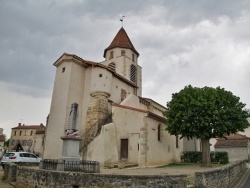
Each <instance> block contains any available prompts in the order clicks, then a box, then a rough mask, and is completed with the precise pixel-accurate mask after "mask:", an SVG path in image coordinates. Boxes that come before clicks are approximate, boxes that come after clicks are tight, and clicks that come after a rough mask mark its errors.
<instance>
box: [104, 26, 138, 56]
mask: <svg viewBox="0 0 250 188" xmlns="http://www.w3.org/2000/svg"><path fill="white" fill-rule="evenodd" d="M115 47H119V48H128V49H131V50H132V51H133V52H134V53H136V54H137V55H138V56H139V55H140V54H139V53H138V52H137V51H136V49H135V47H134V46H133V44H132V42H131V40H130V39H129V37H128V35H127V33H126V31H125V29H124V28H123V27H122V28H121V29H120V30H119V31H118V33H117V34H116V36H115V38H114V39H113V41H112V42H111V44H110V45H109V47H107V48H106V49H105V50H104V54H103V57H106V52H107V50H110V49H112V48H115Z"/></svg>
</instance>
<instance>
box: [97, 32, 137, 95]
mask: <svg viewBox="0 0 250 188" xmlns="http://www.w3.org/2000/svg"><path fill="white" fill-rule="evenodd" d="M139 55H140V54H139V53H138V52H137V50H136V49H135V47H134V45H133V44H132V42H131V40H130V39H129V37H128V35H127V33H126V31H125V29H124V28H123V27H121V29H120V30H119V31H118V33H117V34H116V36H115V38H114V39H113V41H112V42H111V44H110V45H109V46H108V47H107V48H106V49H105V50H104V54H103V57H104V58H105V61H104V62H101V63H102V64H104V65H106V66H108V67H109V68H110V69H112V70H113V71H115V72H116V73H117V74H119V75H121V76H123V77H124V78H126V79H127V80H129V81H131V82H132V83H134V84H135V85H136V86H137V87H138V88H137V91H136V92H135V93H134V94H135V95H137V96H141V93H142V91H141V85H142V83H141V67H140V66H139V65H138V57H139Z"/></svg>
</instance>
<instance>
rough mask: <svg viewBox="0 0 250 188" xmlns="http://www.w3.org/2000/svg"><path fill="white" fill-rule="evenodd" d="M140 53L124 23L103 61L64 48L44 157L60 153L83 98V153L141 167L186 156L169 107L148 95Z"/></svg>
mask: <svg viewBox="0 0 250 188" xmlns="http://www.w3.org/2000/svg"><path fill="white" fill-rule="evenodd" d="M139 55H140V54H139V53H138V51H137V50H136V49H135V47H134V46H133V44H132V42H131V40H130V39H129V37H128V35H127V33H126V31H125V29H124V28H123V27H122V28H121V29H120V30H119V31H118V33H117V35H116V36H115V37H114V39H113V41H112V42H111V44H110V45H109V46H108V47H107V48H106V49H105V50H104V55H103V56H104V58H105V60H104V61H103V62H93V61H88V60H84V59H82V58H80V57H78V56H77V55H74V54H68V53H64V54H63V55H62V56H61V57H60V58H59V59H58V60H57V61H56V62H55V63H54V66H55V67H56V76H55V82H54V89H53V96H52V102H51V108H50V114H49V118H48V124H47V128H46V139H45V148H44V154H43V158H44V159H59V158H60V157H61V155H62V147H63V141H62V140H61V139H60V137H61V136H63V135H64V134H65V130H66V129H67V126H68V121H69V114H70V110H71V105H72V104H73V103H77V104H78V116H77V129H78V132H79V136H81V137H82V141H81V143H80V148H79V151H80V158H81V159H87V160H93V161H99V162H100V163H101V165H103V164H104V163H105V162H117V161H120V160H123V161H126V162H128V163H134V164H138V165H139V166H140V167H145V166H153V165H159V164H167V163H171V162H176V161H180V153H181V151H183V141H182V140H179V139H178V137H175V136H170V135H169V133H168V132H167V131H165V123H164V122H165V120H166V119H165V118H164V117H163V115H162V112H164V111H165V110H166V108H165V107H164V106H162V105H160V104H159V103H157V102H155V101H154V100H152V99H149V98H144V97H142V68H141V67H140V65H139V64H138V58H139Z"/></svg>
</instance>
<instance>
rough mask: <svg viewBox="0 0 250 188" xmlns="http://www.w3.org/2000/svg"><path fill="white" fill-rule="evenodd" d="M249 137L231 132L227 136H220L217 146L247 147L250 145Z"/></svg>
mask: <svg viewBox="0 0 250 188" xmlns="http://www.w3.org/2000/svg"><path fill="white" fill-rule="evenodd" d="M249 139H250V138H249V137H247V136H245V135H241V134H230V135H229V136H226V138H218V139H217V142H216V143H215V145H214V147H215V148H221V147H223V148H224V147H247V146H248V145H249Z"/></svg>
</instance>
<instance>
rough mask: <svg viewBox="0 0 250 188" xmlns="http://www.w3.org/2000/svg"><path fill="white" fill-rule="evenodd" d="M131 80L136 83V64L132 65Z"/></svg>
mask: <svg viewBox="0 0 250 188" xmlns="http://www.w3.org/2000/svg"><path fill="white" fill-rule="evenodd" d="M130 80H131V81H132V82H134V83H136V67H135V66H134V65H131V66H130Z"/></svg>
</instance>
